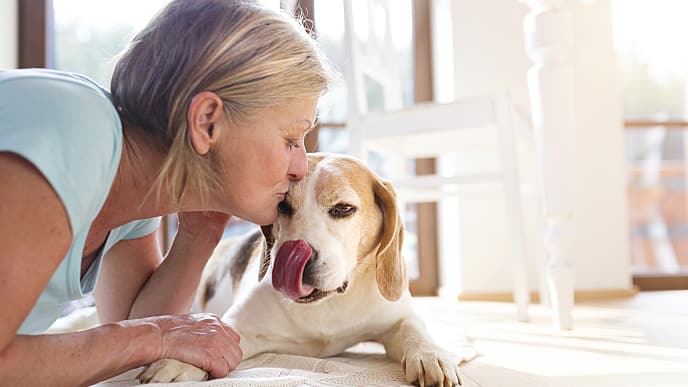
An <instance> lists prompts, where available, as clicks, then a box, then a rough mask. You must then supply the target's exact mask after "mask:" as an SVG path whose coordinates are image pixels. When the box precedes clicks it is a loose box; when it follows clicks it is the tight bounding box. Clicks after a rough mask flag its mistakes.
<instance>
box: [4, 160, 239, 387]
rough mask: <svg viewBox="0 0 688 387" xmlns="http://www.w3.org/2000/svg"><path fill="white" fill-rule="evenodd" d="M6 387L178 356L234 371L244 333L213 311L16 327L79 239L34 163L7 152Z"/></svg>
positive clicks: (75, 378)
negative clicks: (42, 331) (49, 330)
mask: <svg viewBox="0 0 688 387" xmlns="http://www.w3.org/2000/svg"><path fill="white" fill-rule="evenodd" d="M0 176H2V184H0V267H2V270H0V310H1V311H2V319H3V320H2V324H0V381H2V382H0V384H2V385H65V386H76V385H84V384H89V383H93V382H95V381H98V380H103V379H105V378H107V377H108V376H111V375H115V374H117V373H119V372H121V371H123V370H126V369H130V368H134V367H136V366H139V365H143V364H147V363H150V362H152V361H155V360H158V359H161V358H172V359H177V360H180V361H184V362H187V363H190V364H194V365H196V366H197V367H200V368H203V369H205V370H209V371H210V372H211V375H212V376H214V377H221V376H224V375H226V374H227V373H228V372H229V371H230V370H232V369H233V368H235V367H236V365H237V364H238V363H239V361H240V360H241V350H240V349H239V344H238V342H239V337H238V335H236V333H234V332H233V331H232V330H231V328H230V327H229V326H227V325H225V324H223V323H222V322H221V321H220V320H219V319H218V318H217V317H214V316H210V315H192V316H163V317H155V318H148V319H141V320H131V321H124V322H121V323H116V324H107V325H105V326H102V327H98V328H95V329H92V330H88V331H84V332H77V333H70V334H63V335H38V336H24V335H17V334H16V332H17V330H18V329H19V327H20V325H21V324H22V322H23V321H24V319H25V318H26V316H27V315H28V313H29V311H30V310H31V308H32V307H33V305H34V304H35V303H36V301H37V300H38V297H39V295H40V293H41V292H42V291H43V289H44V288H45V286H46V284H47V283H48V281H49V279H50V277H51V276H52V273H53V272H54V271H55V269H56V268H57V266H58V265H59V263H60V261H61V260H62V259H63V258H64V256H65V254H66V252H67V251H68V249H69V246H70V243H71V239H72V237H71V230H70V226H69V221H68V218H67V214H66V212H65V210H64V207H63V206H62V203H61V201H60V200H59V198H58V196H57V194H56V193H55V192H54V191H53V190H52V187H51V186H50V184H49V183H48V182H47V181H46V180H45V178H44V177H43V175H42V174H41V173H40V172H39V171H38V170H37V169H36V168H35V167H34V166H33V165H32V164H31V163H29V162H28V161H27V160H25V159H24V158H22V157H20V156H17V155H16V154H13V153H7V152H0Z"/></svg>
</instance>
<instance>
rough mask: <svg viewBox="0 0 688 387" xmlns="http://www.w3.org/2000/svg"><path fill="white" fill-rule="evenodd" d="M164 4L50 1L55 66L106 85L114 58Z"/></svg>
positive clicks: (158, 0)
mask: <svg viewBox="0 0 688 387" xmlns="http://www.w3.org/2000/svg"><path fill="white" fill-rule="evenodd" d="M168 2H169V0H149V1H138V0H118V1H90V0H53V9H54V17H55V24H54V28H55V30H54V37H55V45H54V49H55V52H54V54H53V55H54V58H55V67H56V68H57V69H58V70H64V71H71V72H77V73H81V74H84V75H87V76H89V77H91V78H92V79H93V80H95V81H96V82H98V83H99V84H100V85H103V86H106V87H107V86H109V83H110V82H109V80H110V74H111V73H112V68H113V66H114V62H115V61H114V58H115V56H116V55H117V54H118V53H119V52H120V51H122V50H123V49H124V47H125V46H126V44H127V42H128V41H129V40H130V39H131V38H132V37H133V36H134V34H135V33H136V31H138V30H140V29H141V28H143V27H144V26H145V25H146V23H147V22H148V20H150V18H151V17H152V16H153V15H155V13H156V12H157V11H158V10H159V9H160V8H162V7H163V6H164V5H165V4H167V3H168ZM132 10H136V11H135V12H132ZM108 88H109V87H108Z"/></svg>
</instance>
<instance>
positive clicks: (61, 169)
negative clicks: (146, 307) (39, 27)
mask: <svg viewBox="0 0 688 387" xmlns="http://www.w3.org/2000/svg"><path fill="white" fill-rule="evenodd" d="M0 151H10V152H14V153H17V154H19V155H21V156H23V157H24V158H26V159H27V160H28V161H30V162H31V163H33V165H34V166H36V168H38V170H40V171H41V172H42V173H43V175H44V177H45V178H46V179H47V180H48V182H49V183H50V184H51V185H52V187H53V189H54V190H55V192H57V195H58V196H59V198H60V200H62V204H63V205H64V208H65V210H66V212H67V216H68V217H69V224H70V225H71V228H72V245H71V248H70V250H69V251H68V252H67V255H66V256H65V257H64V259H63V260H62V262H61V263H60V265H59V267H58V268H57V270H56V271H55V273H53V276H52V278H50V282H49V283H48V285H47V286H46V288H45V289H44V290H43V293H42V294H41V296H40V298H39V299H38V302H37V303H36V305H35V306H34V308H33V310H32V311H31V313H30V314H29V316H28V317H27V318H26V319H25V320H24V323H23V324H22V326H21V327H20V328H19V332H18V333H20V334H35V333H40V332H43V331H45V330H46V329H47V328H48V327H50V325H51V324H52V323H53V322H54V321H55V320H56V319H57V318H58V317H59V316H60V313H61V311H62V310H63V309H64V307H65V306H66V305H67V304H68V303H69V302H70V301H71V300H75V299H79V298H81V297H83V296H84V295H85V294H87V293H90V292H91V291H93V289H94V287H95V283H96V280H97V278H98V273H99V271H100V265H101V261H102V258H103V255H104V254H105V253H107V251H108V250H109V249H110V248H111V247H112V246H113V245H115V244H116V243H117V242H119V241H120V240H124V239H134V238H139V237H142V236H145V235H148V234H150V233H151V232H153V231H154V230H155V229H156V228H157V227H158V224H159V222H160V220H159V218H153V219H145V220H139V221H133V222H131V223H128V224H126V225H124V226H122V227H119V228H117V229H114V230H112V231H110V234H109V235H108V237H107V239H106V241H105V245H104V246H103V249H102V250H101V252H100V254H99V256H98V257H97V258H96V260H95V261H94V262H93V264H92V265H91V267H90V268H89V269H88V271H87V272H86V273H85V275H84V277H83V278H80V276H81V254H82V252H83V248H84V243H85V242H86V236H87V235H88V231H89V229H90V227H91V223H92V222H93V220H94V219H95V217H96V215H97V214H98V212H99V211H100V208H101V207H102V206H103V203H104V202H105V199H106V198H107V195H108V193H109V191H110V186H111V185H112V182H113V180H114V178H115V174H116V172H117V166H118V164H119V161H120V155H121V153H122V126H121V123H120V120H119V117H118V115H117V112H116V111H115V108H114V106H113V104H112V102H111V97H110V94H109V93H108V92H107V91H106V90H104V89H102V88H101V87H100V86H98V85H97V84H96V83H95V82H93V81H91V80H90V79H88V78H86V77H84V76H81V75H77V74H69V73H63V72H57V71H51V70H39V69H31V70H9V71H0ZM45 221H46V222H49V221H50V220H49V219H46V220H45ZM1 248H2V247H1V246H0V249H1ZM37 264H38V263H37ZM17 291H21V289H17Z"/></svg>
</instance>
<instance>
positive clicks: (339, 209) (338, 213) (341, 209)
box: [328, 203, 356, 218]
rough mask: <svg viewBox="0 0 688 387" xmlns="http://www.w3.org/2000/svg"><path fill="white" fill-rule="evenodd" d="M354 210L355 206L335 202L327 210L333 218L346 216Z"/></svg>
mask: <svg viewBox="0 0 688 387" xmlns="http://www.w3.org/2000/svg"><path fill="white" fill-rule="evenodd" d="M354 212H356V207H354V206H352V205H351V204H346V203H337V204H336V205H335V206H334V207H332V208H330V211H329V212H328V213H329V214H330V216H331V217H333V218H346V217H347V216H350V215H353V214H354Z"/></svg>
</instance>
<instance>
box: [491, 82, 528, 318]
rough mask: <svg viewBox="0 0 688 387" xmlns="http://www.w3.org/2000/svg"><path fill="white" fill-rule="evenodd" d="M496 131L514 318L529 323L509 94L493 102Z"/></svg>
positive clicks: (514, 138)
mask: <svg viewBox="0 0 688 387" xmlns="http://www.w3.org/2000/svg"><path fill="white" fill-rule="evenodd" d="M495 109H496V114H497V125H496V126H497V131H498V136H497V137H498V139H499V149H500V160H501V167H502V176H503V183H504V197H505V199H506V210H507V218H508V222H509V232H510V234H511V242H512V249H513V271H514V301H515V302H516V308H517V319H518V320H519V321H528V320H529V317H528V305H529V303H530V292H529V289H528V279H527V271H526V256H525V247H526V244H525V235H524V224H525V223H524V219H523V218H524V217H523V201H522V198H521V188H520V179H519V173H518V157H517V153H516V137H515V126H514V124H513V121H514V117H513V110H512V108H511V101H510V100H509V97H508V95H503V96H501V95H500V96H499V97H498V98H497V99H496V103H495Z"/></svg>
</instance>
